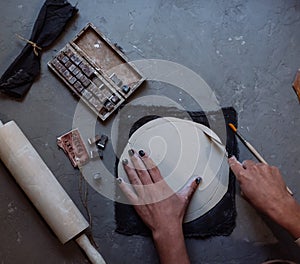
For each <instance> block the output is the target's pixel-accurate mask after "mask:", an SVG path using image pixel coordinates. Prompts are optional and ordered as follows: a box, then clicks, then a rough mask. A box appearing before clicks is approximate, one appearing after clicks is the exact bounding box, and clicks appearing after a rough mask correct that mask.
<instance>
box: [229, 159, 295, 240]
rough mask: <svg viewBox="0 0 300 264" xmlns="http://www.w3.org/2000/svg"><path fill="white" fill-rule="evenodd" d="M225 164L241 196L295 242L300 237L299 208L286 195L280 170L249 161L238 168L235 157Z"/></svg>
mask: <svg viewBox="0 0 300 264" xmlns="http://www.w3.org/2000/svg"><path fill="white" fill-rule="evenodd" d="M228 162H229V165H230V168H231V170H232V171H233V173H234V174H235V176H236V178H237V180H238V181H239V183H240V187H241V190H242V193H243V196H244V197H245V198H246V199H247V200H248V201H249V202H250V203H251V204H252V205H253V206H254V207H255V208H257V209H258V210H260V211H261V212H262V213H264V214H266V215H268V216H269V217H270V218H272V219H273V220H274V221H275V222H277V223H278V224H280V225H281V226H283V227H284V228H286V229H287V230H288V231H289V232H290V233H291V234H292V235H293V236H294V237H295V238H298V237H300V206H299V205H298V204H297V202H296V200H295V199H294V198H293V197H292V196H291V195H290V194H289V193H288V191H287V189H286V184H285V183H284V181H283V178H282V176H281V173H280V171H279V169H278V168H277V167H273V166H269V165H266V164H262V163H255V162H254V161H251V160H246V161H244V162H243V163H242V164H241V163H240V162H238V161H237V159H236V158H235V157H231V158H230V159H229V160H228Z"/></svg>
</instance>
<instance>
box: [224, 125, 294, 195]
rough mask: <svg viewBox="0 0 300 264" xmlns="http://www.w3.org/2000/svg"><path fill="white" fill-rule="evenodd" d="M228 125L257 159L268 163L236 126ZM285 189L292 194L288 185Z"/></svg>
mask: <svg viewBox="0 0 300 264" xmlns="http://www.w3.org/2000/svg"><path fill="white" fill-rule="evenodd" d="M228 125H229V127H230V128H231V129H232V130H233V132H234V133H235V134H236V135H237V137H238V138H239V139H240V140H241V141H242V143H243V144H244V145H245V146H246V147H247V148H248V149H249V150H250V151H251V153H252V154H253V155H254V157H255V158H257V160H258V161H259V162H261V163H263V164H266V165H268V163H267V162H266V161H265V159H264V158H263V157H262V156H261V155H260V154H259V153H258V151H257V150H256V149H255V148H254V147H253V146H252V145H251V144H250V143H249V142H248V141H247V140H246V139H245V138H244V137H243V136H242V135H241V134H240V133H239V132H238V131H237V128H236V127H235V126H234V125H233V124H231V123H229V124H228ZM286 190H287V191H288V192H289V194H290V195H293V192H292V191H291V190H290V188H289V187H287V186H286Z"/></svg>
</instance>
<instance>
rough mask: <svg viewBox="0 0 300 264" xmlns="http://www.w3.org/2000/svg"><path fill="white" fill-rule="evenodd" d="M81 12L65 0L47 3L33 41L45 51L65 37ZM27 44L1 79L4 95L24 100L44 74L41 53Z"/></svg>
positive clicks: (35, 29)
mask: <svg viewBox="0 0 300 264" xmlns="http://www.w3.org/2000/svg"><path fill="white" fill-rule="evenodd" d="M77 11H78V9H77V8H76V7H74V6H72V5H71V4H70V3H68V2H67V1H65V0H46V2H45V3H44V5H43V6H42V8H41V10H40V13H39V15H38V18H37V20H36V21H35V24H34V27H33V30H32V34H31V37H30V39H29V40H30V41H32V42H33V43H35V44H36V45H37V46H38V47H40V48H41V49H42V50H43V49H45V48H47V47H49V46H50V45H51V44H52V43H53V42H54V41H55V40H56V39H57V37H58V36H59V35H60V34H61V33H62V31H63V30H64V27H65V26H66V24H67V22H68V21H69V20H70V19H71V18H72V17H73V16H74V15H75V14H76V13H77ZM35 50H36V52H37V55H36V54H35V52H34V48H33V46H32V45H31V44H29V43H27V44H26V46H25V47H24V48H23V50H22V51H21V53H20V54H19V56H18V57H17V58H16V59H15V61H14V62H13V63H12V64H11V65H10V66H9V67H8V69H7V70H6V71H5V73H4V74H3V75H2V77H1V79H0V91H1V92H3V93H5V94H8V95H9V96H11V97H14V98H23V97H24V96H25V95H26V93H27V92H28V90H29V89H30V87H31V85H32V84H33V82H34V80H35V79H36V77H37V76H38V75H39V73H40V59H41V51H42V50H40V49H38V48H36V49H35Z"/></svg>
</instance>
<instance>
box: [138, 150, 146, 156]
mask: <svg viewBox="0 0 300 264" xmlns="http://www.w3.org/2000/svg"><path fill="white" fill-rule="evenodd" d="M139 155H140V156H141V157H144V156H145V152H144V150H142V149H141V150H140V151H139Z"/></svg>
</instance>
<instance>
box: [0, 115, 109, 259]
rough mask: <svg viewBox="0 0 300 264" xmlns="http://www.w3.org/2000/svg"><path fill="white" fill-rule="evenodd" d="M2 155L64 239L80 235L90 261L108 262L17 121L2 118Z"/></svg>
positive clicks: (75, 208) (21, 184)
mask: <svg viewBox="0 0 300 264" xmlns="http://www.w3.org/2000/svg"><path fill="white" fill-rule="evenodd" d="M0 158H1V160H2V161H3V163H4V164H5V166H6V167H7V168H8V169H9V171H10V172H11V174H12V175H13V177H14V178H15V179H16V181H17V183H18V184H19V185H20V186H21V188H22V189H23V190H24V192H25V193H26V195H27V196H28V197H29V199H30V200H31V202H32V203H33V204H34V206H35V207H36V208H37V210H38V211H39V212H40V214H41V215H42V216H43V217H44V219H45V220H46V222H47V223H48V225H49V226H50V227H51V229H52V230H53V232H54V233H55V234H56V236H57V237H58V238H59V240H60V241H61V243H63V244H64V243H66V242H68V241H69V240H71V239H73V238H74V237H75V236H78V235H79V236H78V237H77V238H76V242H77V243H78V244H79V246H80V247H81V248H82V249H83V250H84V251H85V253H86V255H87V256H88V258H89V259H90V261H91V262H92V263H93V264H103V263H105V261H104V260H103V258H102V256H101V255H100V254H99V253H98V251H97V250H96V249H95V248H94V247H93V246H92V245H91V243H90V241H89V239H88V238H87V236H86V235H85V234H83V233H82V231H84V230H85V229H86V228H87V227H88V226H89V225H88V222H87V221H86V220H85V218H84V217H83V215H82V214H81V213H80V211H79V210H78V208H77V207H76V205H75V204H74V203H73V201H72V200H71V198H70V197H69V196H68V194H67V193H66V192H65V190H64V189H63V188H62V186H61V185H60V184H59V182H58V181H57V180H56V178H55V176H54V175H53V174H52V172H51V171H50V170H49V168H48V167H47V165H46V164H45V163H44V161H43V160H42V158H41V157H40V156H39V154H38V153H37V152H36V150H35V149H34V148H33V146H32V145H31V144H30V142H29V141H28V139H27V138H26V136H25V135H24V134H23V132H22V131H21V129H20V128H19V127H18V126H17V124H16V123H15V122H14V121H10V122H8V123H6V124H4V125H3V123H2V122H1V121H0ZM80 234H81V235H80Z"/></svg>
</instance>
